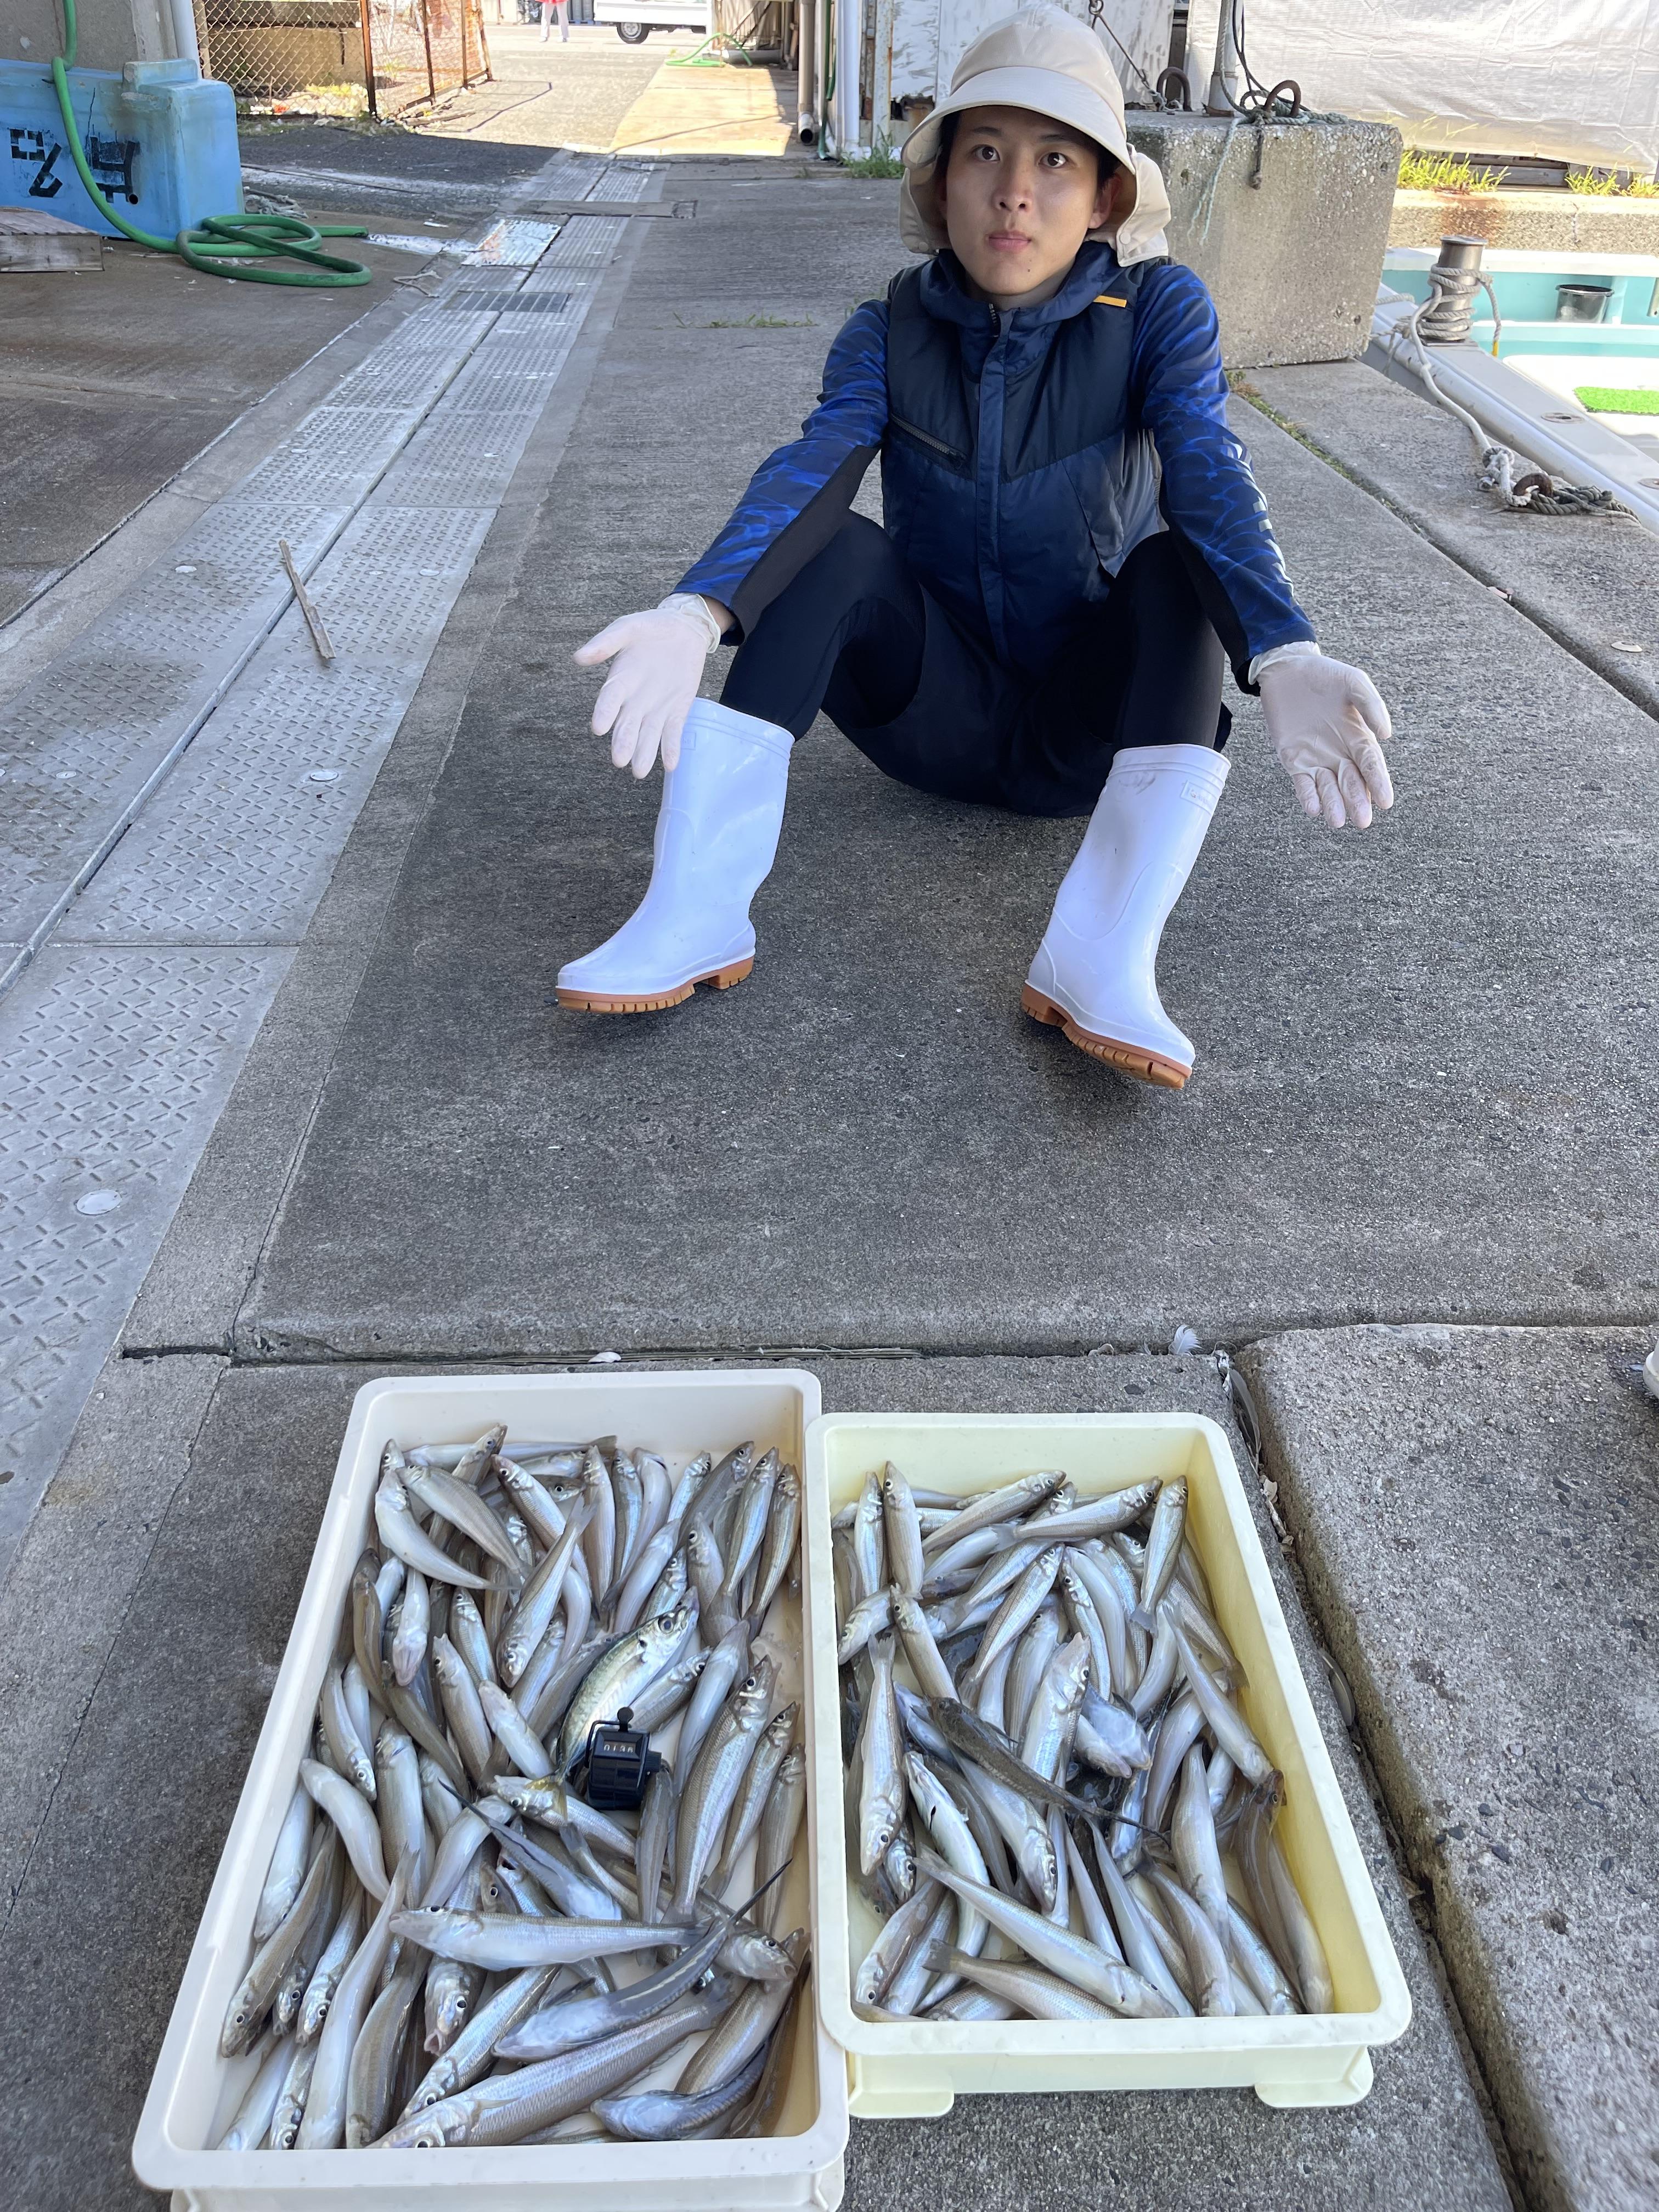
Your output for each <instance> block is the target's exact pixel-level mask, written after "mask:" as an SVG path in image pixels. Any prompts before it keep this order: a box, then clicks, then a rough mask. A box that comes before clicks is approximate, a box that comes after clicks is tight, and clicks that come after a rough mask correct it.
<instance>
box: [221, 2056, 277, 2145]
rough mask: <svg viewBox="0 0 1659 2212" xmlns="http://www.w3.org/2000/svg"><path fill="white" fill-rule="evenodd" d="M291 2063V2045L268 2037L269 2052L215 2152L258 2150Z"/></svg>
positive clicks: (266, 2132)
mask: <svg viewBox="0 0 1659 2212" xmlns="http://www.w3.org/2000/svg"><path fill="white" fill-rule="evenodd" d="M293 2063H294V2045H292V2044H291V2043H290V2042H289V2041H288V2040H287V2039H286V2038H285V2037H277V2036H272V2037H271V2038H270V2048H269V2049H268V2050H266V2051H264V2056H263V2057H261V2059H260V2062H259V2065H258V2071H257V2072H256V2073H255V2075H254V2076H253V2079H252V2081H250V2082H249V2084H248V2086H247V2089H246V2093H245V2094H244V2095H243V2098H242V2101H241V2103H240V2105H238V2106H237V2107H236V2110H235V2112H234V2113H233V2115H232V2116H231V2122H230V2125H229V2126H228V2128H227V2129H226V2130H225V2132H224V2133H223V2135H222V2136H220V2138H219V2141H218V2142H217V2144H216V2148H217V2149H219V2150H258V2148H259V2146H260V2144H261V2143H263V2142H264V2139H265V2136H266V2135H267V2134H268V2133H269V2132H270V2122H271V2117H272V2115H273V2114H274V2113H275V2112H276V2100H277V2099H278V2098H279V2097H280V2096H281V2095H282V2093H283V2082H284V2081H286V2080H287V2079H288V2074H289V2067H290V2066H291V2065H292V2064H293Z"/></svg>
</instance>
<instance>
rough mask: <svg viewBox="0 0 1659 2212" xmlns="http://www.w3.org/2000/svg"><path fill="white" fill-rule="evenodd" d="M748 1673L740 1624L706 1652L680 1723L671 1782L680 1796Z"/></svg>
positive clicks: (746, 1642) (745, 1641)
mask: <svg viewBox="0 0 1659 2212" xmlns="http://www.w3.org/2000/svg"><path fill="white" fill-rule="evenodd" d="M748 1671H749V1631H748V1630H747V1628H745V1627H744V1626H741V1625H739V1626H737V1627H735V1628H731V1629H728V1630H727V1631H726V1634H725V1635H724V1636H722V1637H721V1638H720V1642H719V1643H718V1644H716V1645H715V1646H714V1650H713V1651H711V1652H710V1653H709V1655H708V1665H707V1666H706V1667H705V1668H703V1670H702V1674H701V1675H700V1676H699V1677H698V1679H697V1686H696V1689H695V1690H694V1691H693V1692H691V1702H690V1705H689V1706H688V1707H687V1708H686V1713H685V1718H684V1720H683V1721H682V1722H681V1723H680V1740H679V1741H678V1744H677V1745H676V1746H675V1747H674V1780H675V1783H676V1784H677V1786H678V1789H679V1790H680V1791H681V1793H682V1794H684V1790H685V1784H686V1780H687V1778H688V1777H689V1776H690V1772H691V1770H692V1768H693V1766H695V1765H696V1759H697V1753H699V1752H700V1751H701V1750H702V1746H703V1743H704V1741H705V1739H706V1738H707V1736H708V1731H709V1729H711V1728H712V1727H713V1726H714V1721H715V1717H716V1716H717V1715H718V1714H719V1712H720V1708H721V1707H722V1706H723V1705H725V1703H726V1699H727V1698H728V1697H729V1696H730V1695H731V1693H732V1689H733V1687H734V1686H736V1684H737V1683H738V1682H739V1681H740V1680H742V1678H743V1677H744V1674H747V1673H748Z"/></svg>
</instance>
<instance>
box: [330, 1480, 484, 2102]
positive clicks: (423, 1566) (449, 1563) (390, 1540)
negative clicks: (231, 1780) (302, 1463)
mask: <svg viewBox="0 0 1659 2212" xmlns="http://www.w3.org/2000/svg"><path fill="white" fill-rule="evenodd" d="M374 1526H375V1528H376V1530H377V1531H378V1533H379V1534H380V1541H381V1542H382V1543H383V1544H384V1545H385V1546H386V1549H387V1551H388V1552H395V1553H397V1555H398V1558H399V1559H401V1560H402V1561H403V1563H404V1565H405V1566H407V1567H416V1568H418V1569H419V1571H421V1573H422V1574H423V1575H427V1576H429V1577H432V1578H433V1579H434V1580H435V1581H438V1582H444V1583H452V1584H454V1585H457V1586H458V1587H459V1588H460V1589H472V1590H481V1589H488V1588H489V1584H488V1583H486V1582H485V1580H484V1578H483V1576H482V1575H473V1574H469V1573H468V1572H467V1571H466V1570H465V1568H464V1567H461V1566H459V1565H458V1564H457V1563H456V1561H455V1560H453V1559H451V1558H450V1556H449V1554H448V1553H447V1552H445V1551H442V1550H441V1549H440V1547H438V1546H437V1545H436V1544H435V1543H434V1542H433V1541H432V1539H431V1537H430V1536H428V1534H427V1533H426V1531H425V1530H424V1529H423V1528H421V1527H420V1525H419V1524H418V1522H416V1518H415V1516H414V1513H413V1511H412V1510H411V1509H410V1502H409V1492H408V1491H407V1490H406V1489H405V1488H404V1485H403V1484H402V1483H401V1482H400V1481H398V1478H397V1477H396V1475H394V1474H386V1475H383V1476H382V1477H381V1479H380V1488H379V1489H378V1490H377V1491H376V1492H375V1493H374ZM341 2124H342V2126H343V2125H344V2123H343V2121H342V2123H341Z"/></svg>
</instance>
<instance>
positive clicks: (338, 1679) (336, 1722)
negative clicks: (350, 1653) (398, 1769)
mask: <svg viewBox="0 0 1659 2212" xmlns="http://www.w3.org/2000/svg"><path fill="white" fill-rule="evenodd" d="M343 1675H344V1669H343V1668H342V1667H341V1666H340V1665H339V1664H338V1662H336V1664H335V1665H333V1666H332V1667H331V1668H329V1670H328V1673H327V1674H326V1675H325V1678H324V1680H323V1694H322V1699H321V1705H320V1711H321V1715H322V1723H323V1734H324V1735H325V1737H326V1739H327V1741H328V1747H329V1750H330V1752H331V1753H332V1755H333V1759H334V1763H335V1765H337V1767H338V1769H339V1771H340V1772H341V1773H342V1774H349V1776H350V1778H351V1779H352V1780H353V1781H354V1782H355V1783H356V1785H357V1787H358V1788H359V1790H362V1793H363V1795H364V1796H365V1797H367V1798H368V1800H369V1801H370V1802H371V1803H372V1802H374V1790H375V1782H374V1754H373V1753H371V1752H370V1750H369V1747H368V1745H367V1744H366V1743H365V1742H363V1741H362V1738H361V1737H360V1736H359V1735H358V1734H357V1729H356V1723H355V1722H354V1720H353V1718H352V1716H351V1714H350V1712H349V1710H348V1709H347V1705H346V1698H345V1686H344V1680H343Z"/></svg>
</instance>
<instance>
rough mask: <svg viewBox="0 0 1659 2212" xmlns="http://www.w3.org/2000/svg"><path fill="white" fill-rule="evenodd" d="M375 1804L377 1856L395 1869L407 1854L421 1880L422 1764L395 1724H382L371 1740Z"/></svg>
mask: <svg viewBox="0 0 1659 2212" xmlns="http://www.w3.org/2000/svg"><path fill="white" fill-rule="evenodd" d="M374 1771H375V1776H376V1779H377V1783H378V1785H379V1786H378V1790H377V1793H376V1804H377V1807H378V1809H379V1812H380V1857H381V1862H382V1863H383V1864H385V1865H386V1866H396V1865H397V1863H398V1860H399V1859H400V1858H402V1857H403V1856H404V1852H405V1851H408V1852H409V1853H410V1854H411V1855H412V1857H414V1859H415V1862H416V1875H415V1877H414V1879H415V1880H416V1881H420V1880H421V1879H422V1872H421V1870H422V1869H423V1868H424V1866H425V1864H426V1859H427V1850H428V1839H427V1832H426V1814H425V1811H424V1809H423V1808H422V1803H421V1764H420V1759H419V1756H418V1754H417V1753H416V1749H415V1745H414V1741H413V1740H412V1739H411V1738H410V1737H409V1736H407V1735H404V1731H403V1730H402V1729H400V1728H399V1727H398V1723H396V1721H391V1720H387V1721H382V1722H381V1723H380V1733H379V1734H378V1735H376V1737H375V1739H374Z"/></svg>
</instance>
